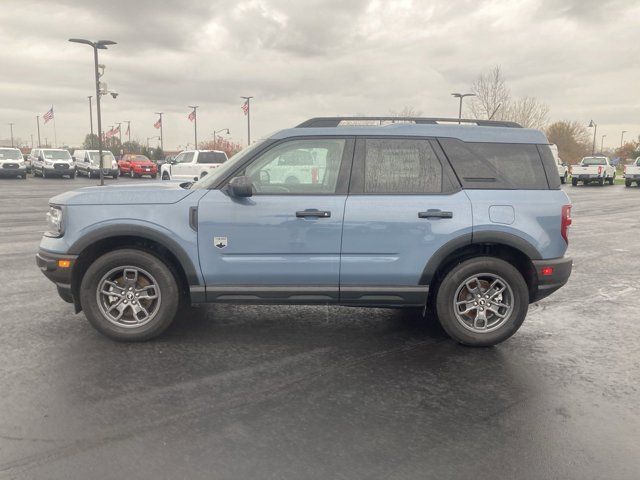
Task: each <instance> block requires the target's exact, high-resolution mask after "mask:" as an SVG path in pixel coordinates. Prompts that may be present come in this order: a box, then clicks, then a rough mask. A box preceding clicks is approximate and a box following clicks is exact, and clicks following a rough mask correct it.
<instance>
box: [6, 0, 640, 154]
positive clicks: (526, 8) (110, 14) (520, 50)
mask: <svg viewBox="0 0 640 480" xmlns="http://www.w3.org/2000/svg"><path fill="white" fill-rule="evenodd" d="M623 18H624V19H626V24H627V25H629V24H633V22H632V19H634V18H635V19H640V6H638V5H637V4H634V3H631V2H628V1H615V0H614V1H591V0H566V1H564V2H557V1H553V0H523V1H521V2H511V1H508V0H505V1H475V0H474V1H472V0H465V1H456V2H451V1H447V0H433V1H426V0H425V1H419V0H414V1H412V0H388V1H382V0H349V1H344V0H340V1H339V0H326V1H321V0H308V1H304V0H300V1H291V0H240V1H236V2H223V1H221V0H217V1H216V0H214V1H211V0H207V1H190V2H189V1H178V0H170V1H163V2H161V1H157V0H156V1H154V0H141V1H131V0H128V1H125V0H113V1H111V2H108V3H105V2H90V1H86V0H60V1H47V2H44V1H41V2H30V1H26V2H25V1H24V0H22V1H18V0H5V1H4V2H3V9H2V10H1V11H0V42H1V44H2V45H3V48H2V49H1V50H0V65H1V66H2V67H0V68H1V69H2V71H3V72H5V73H6V72H10V74H9V75H3V76H0V98H1V99H2V101H1V102H0V139H2V138H4V137H6V136H7V135H8V132H6V133H5V130H6V129H5V128H4V125H5V124H6V123H8V122H14V123H16V125H15V126H14V130H15V131H16V132H17V134H18V135H20V136H22V137H23V138H28V137H29V134H30V133H33V131H34V130H35V115H37V114H42V113H44V111H46V109H47V108H48V107H49V106H50V105H51V104H54V105H55V108H56V120H57V128H58V137H59V139H61V140H64V141H66V142H67V143H70V144H77V143H78V142H80V141H81V140H82V138H83V136H84V134H85V133H86V132H87V130H88V118H87V117H88V106H87V98H86V97H87V95H91V94H92V93H93V92H92V88H93V87H92V69H91V68H92V67H91V60H92V58H91V51H90V49H89V48H88V47H84V46H80V45H75V44H70V43H68V42H67V41H66V40H67V39H68V38H69V37H86V38H93V39H98V38H109V39H113V40H115V41H117V42H118V45H116V46H114V47H112V48H110V49H109V50H107V51H104V52H101V61H102V62H104V63H105V64H106V65H107V70H106V75H105V80H106V81H107V82H108V84H109V86H110V87H111V88H114V89H116V90H118V91H119V93H120V97H119V98H118V99H117V100H115V101H114V100H112V99H111V98H105V99H104V105H103V108H104V119H105V122H104V123H105V124H106V125H111V124H113V123H114V122H118V121H122V120H132V122H133V123H132V130H133V132H134V136H138V138H140V139H141V140H143V141H144V140H145V139H146V137H147V136H152V135H156V134H157V131H156V130H154V129H153V127H152V125H153V122H154V121H155V116H154V114H153V112H155V111H160V110H162V111H164V112H166V115H165V129H164V132H165V145H168V146H169V147H175V146H177V145H184V144H185V143H186V142H187V141H192V124H190V123H189V122H188V120H187V119H186V116H187V114H188V109H187V108H186V106H187V105H189V104H192V103H197V104H199V105H201V109H200V116H199V130H200V131H201V134H200V138H204V137H205V136H206V135H207V134H208V133H210V132H211V131H212V129H213V128H216V129H219V128H223V127H229V128H231V130H232V136H233V137H235V138H236V139H238V140H241V139H245V133H244V132H245V128H246V127H245V117H244V116H243V115H242V112H241V110H240V104H241V100H240V99H239V96H240V95H254V96H255V101H254V108H253V109H252V112H253V122H252V123H253V127H254V133H255V135H257V136H260V135H266V134H268V133H269V132H271V131H273V130H275V129H278V128H284V127H287V126H290V125H292V124H295V123H297V122H299V121H301V120H303V119H304V118H307V117H310V116H316V115H334V114H351V113H366V114H380V113H381V114H386V113H388V112H389V111H390V110H400V109H402V108H403V107H404V106H405V105H411V106H414V107H415V108H416V109H418V110H421V111H422V112H424V114H427V115H443V116H444V115H446V116H451V115H455V114H456V108H457V105H456V104H455V102H454V101H453V100H452V99H451V97H450V96H449V94H450V92H452V91H456V90H459V89H465V88H468V87H469V85H470V84H471V82H472V81H473V79H474V78H475V77H476V76H477V75H478V73H480V72H481V71H483V70H485V69H487V68H489V67H491V66H492V65H495V64H501V65H502V67H503V71H504V73H505V75H506V77H507V81H508V84H509V87H510V88H511V90H512V91H513V93H514V94H515V95H519V96H524V95H527V96H536V97H538V98H540V99H541V100H542V101H544V102H546V103H548V104H549V106H550V110H551V117H552V118H553V119H563V118H570V119H576V120H579V121H588V120H589V119H590V118H591V117H592V116H593V117H596V116H597V117H598V118H597V120H599V124H600V125H601V127H600V128H601V129H602V130H603V133H608V135H609V138H614V137H615V136H616V132H617V131H618V130H621V129H623V128H624V129H625V130H629V131H630V132H632V133H633V135H634V136H636V135H637V134H638V133H640V120H638V110H639V108H640V105H639V104H638V100H636V98H637V92H636V89H637V88H636V85H637V81H636V80H635V79H636V78H638V74H639V73H640V67H639V66H637V61H636V59H637V58H638V57H639V54H640V48H639V47H638V45H637V42H633V41H632V40H630V39H631V38H632V37H633V35H632V34H629V33H626V34H624V32H623V31H622V30H621V27H620V25H621V24H620V19H623ZM24 19H29V21H28V22H25V21H24ZM625 35H626V36H625ZM625 38H628V39H629V40H625ZM600 128H599V130H600ZM46 129H50V126H47V127H46ZM607 129H609V130H610V132H609V131H608V130H607ZM50 133H51V132H48V134H50ZM617 135H619V134H617ZM628 135H629V134H628ZM627 138H629V137H627Z"/></svg>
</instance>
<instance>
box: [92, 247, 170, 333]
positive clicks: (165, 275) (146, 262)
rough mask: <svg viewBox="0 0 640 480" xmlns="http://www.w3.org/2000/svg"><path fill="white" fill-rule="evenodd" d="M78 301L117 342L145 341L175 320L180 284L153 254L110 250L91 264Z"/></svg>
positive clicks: (103, 331) (94, 320)
mask: <svg viewBox="0 0 640 480" xmlns="http://www.w3.org/2000/svg"><path fill="white" fill-rule="evenodd" d="M80 303H81V304H82V308H83V310H84V312H85V315H86V316H87V319H88V320H89V322H91V324H92V325H93V326H94V327H95V328H96V329H97V330H98V331H100V332H101V333H103V334H104V335H106V336H108V337H110V338H112V339H113V340H119V341H144V340H149V339H151V338H153V337H156V336H158V335H160V334H161V333H162V332H163V331H164V330H165V329H166V328H167V327H168V326H169V325H170V324H171V322H172V321H173V319H174V317H175V315H176V313H177V310H178V304H179V290H178V285H177V282H176V279H175V276H174V275H173V273H172V271H171V270H170V268H169V267H168V266H167V265H166V264H165V263H164V262H163V261H161V260H160V259H159V258H157V257H156V256H155V255H152V254H151V253H148V252H145V251H142V250H134V249H121V250H114V251H112V252H108V253H106V254H104V255H103V256H101V257H99V258H98V259H97V260H95V261H94V262H93V263H92V264H91V265H90V266H89V268H88V269H87V272H86V273H85V275H84V277H83V279H82V284H81V286H80Z"/></svg>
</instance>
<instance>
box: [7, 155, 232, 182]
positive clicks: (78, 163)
mask: <svg viewBox="0 0 640 480" xmlns="http://www.w3.org/2000/svg"><path fill="white" fill-rule="evenodd" d="M102 156H103V161H102V165H101V164H100V154H99V152H98V150H75V151H74V152H73V155H72V154H70V153H69V151H68V150H65V149H58V148H34V149H32V150H31V153H29V155H25V156H23V155H22V153H21V152H20V150H19V149H17V148H0V176H9V177H17V178H23V179H25V178H27V174H28V173H32V174H33V175H34V176H40V177H43V178H49V177H69V178H72V179H73V178H75V176H76V175H82V176H86V177H88V178H94V177H99V176H100V170H101V169H102V174H103V176H105V177H111V178H113V179H117V178H118V177H119V176H120V175H127V176H129V177H132V178H141V177H144V176H148V177H151V178H157V176H158V173H160V174H161V177H162V179H163V180H194V181H195V180H199V179H201V178H202V177H204V176H206V175H207V174H208V173H209V172H211V171H212V170H213V169H215V168H217V167H219V166H220V165H222V164H223V163H224V162H226V161H227V155H226V154H225V153H224V152H222V151H218V150H188V151H184V152H181V153H180V154H178V155H177V156H176V157H175V158H172V159H171V160H170V161H168V162H167V163H164V164H162V165H161V167H160V168H159V167H158V165H157V164H156V163H155V162H153V161H152V160H150V159H149V158H148V157H146V156H145V155H138V154H125V155H123V156H122V158H120V160H116V158H115V157H114V155H113V153H111V152H110V151H108V150H104V151H103V152H102Z"/></svg>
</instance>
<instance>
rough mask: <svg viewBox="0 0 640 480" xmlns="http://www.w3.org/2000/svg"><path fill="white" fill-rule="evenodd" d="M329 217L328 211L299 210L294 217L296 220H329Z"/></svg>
mask: <svg viewBox="0 0 640 480" xmlns="http://www.w3.org/2000/svg"><path fill="white" fill-rule="evenodd" d="M330 216H331V212H329V211H328V210H299V211H297V212H296V217H298V218H308V217H315V218H329V217H330Z"/></svg>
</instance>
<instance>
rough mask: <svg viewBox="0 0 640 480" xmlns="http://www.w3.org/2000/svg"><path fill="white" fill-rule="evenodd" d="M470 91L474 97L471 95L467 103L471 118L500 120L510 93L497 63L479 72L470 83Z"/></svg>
mask: <svg viewBox="0 0 640 480" xmlns="http://www.w3.org/2000/svg"><path fill="white" fill-rule="evenodd" d="M471 92H472V93H474V94H475V97H471V102H469V104H468V105H469V111H470V112H471V115H472V116H473V118H479V119H485V120H486V119H489V118H493V119H501V120H502V112H503V111H504V107H505V106H506V105H507V104H508V103H509V99H510V98H511V94H510V92H509V89H508V88H507V85H506V83H505V79H504V76H503V75H502V69H501V68H500V66H499V65H496V66H495V67H493V68H492V69H491V70H490V71H489V72H487V73H483V74H480V76H478V78H477V79H476V80H475V81H474V82H473V84H472V85H471Z"/></svg>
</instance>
